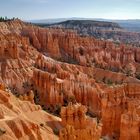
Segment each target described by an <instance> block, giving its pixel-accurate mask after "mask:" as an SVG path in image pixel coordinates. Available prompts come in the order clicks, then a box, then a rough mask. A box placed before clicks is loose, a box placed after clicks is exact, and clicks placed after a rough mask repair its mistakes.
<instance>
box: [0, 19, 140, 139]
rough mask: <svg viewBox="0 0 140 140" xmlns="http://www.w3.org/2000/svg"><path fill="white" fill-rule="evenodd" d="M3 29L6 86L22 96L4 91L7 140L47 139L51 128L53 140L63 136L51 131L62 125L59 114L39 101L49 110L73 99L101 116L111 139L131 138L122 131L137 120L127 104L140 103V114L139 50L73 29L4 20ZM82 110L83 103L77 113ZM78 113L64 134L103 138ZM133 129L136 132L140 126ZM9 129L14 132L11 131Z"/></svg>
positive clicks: (0, 77)
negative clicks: (56, 116)
mask: <svg viewBox="0 0 140 140" xmlns="http://www.w3.org/2000/svg"><path fill="white" fill-rule="evenodd" d="M0 27H2V28H0V54H1V55H0V68H1V71H0V82H2V83H5V85H6V86H3V84H2V85H0V88H1V89H3V90H5V89H4V88H5V87H8V89H9V88H10V89H11V91H13V92H14V94H15V95H16V96H18V97H19V98H20V99H21V100H19V99H17V98H15V97H14V96H13V95H12V94H11V93H7V92H5V91H0V93H1V96H0V108H1V109H0V110H1V111H0V118H1V119H2V121H0V127H1V126H2V128H1V129H0V135H1V133H2V137H1V138H3V139H4V140H7V139H8V138H9V139H10V138H11V139H14V140H16V139H21V140H22V139H23V140H24V139H25V140H26V139H31V138H32V139H35V140H36V139H39V140H41V139H44V138H46V137H48V135H49V134H48V130H47V129H49V130H50V132H51V133H50V135H49V138H50V139H58V137H57V136H54V135H53V132H52V129H50V127H51V128H57V129H58V130H59V128H61V125H60V124H59V123H55V121H57V119H58V118H57V119H55V118H54V116H52V115H49V114H48V113H45V112H43V111H42V110H41V108H40V106H36V105H35V104H34V103H38V104H40V105H41V106H42V107H43V108H44V109H48V111H49V109H50V108H51V109H52V108H53V109H54V110H55V109H56V108H59V109H60V107H61V106H63V105H64V106H67V105H68V103H69V102H72V103H73V104H75V103H81V104H82V105H85V106H86V107H87V114H88V115H90V116H94V117H97V119H98V120H101V121H102V124H103V126H102V136H105V138H106V137H109V138H110V139H113V138H116V139H119V138H120V139H121V138H122V137H124V136H126V138H128V137H131V136H130V135H129V136H128V135H126V133H125V132H124V131H123V130H122V129H123V128H125V127H126V126H131V125H130V124H129V123H131V124H133V120H130V121H129V123H127V124H125V121H126V120H125V119H126V116H129V118H131V117H132V113H128V112H129V109H128V105H127V104H129V103H130V101H131V100H135V103H136V104H137V105H136V106H137V107H136V108H137V109H136V113H135V114H138V116H139V114H140V110H139V107H138V106H139V98H140V97H139V96H140V94H139V93H140V84H139V82H140V81H139V80H138V79H139V73H140V64H139V63H140V57H139V52H140V49H139V48H136V47H132V46H130V45H128V46H127V45H124V44H120V45H117V44H114V43H113V42H109V41H101V40H97V39H95V38H92V37H80V36H79V35H78V34H77V33H76V32H75V31H72V30H65V29H51V28H50V29H49V28H47V29H44V28H40V27H37V26H33V25H30V24H25V23H23V22H21V21H19V20H17V21H12V22H5V23H3V22H2V23H0ZM14 29H15V30H14ZM135 76H137V78H138V79H136V78H135ZM6 90H7V89H6ZM32 91H33V92H32ZM16 93H17V94H16ZM1 104H2V105H1ZM55 107H56V108H55ZM68 108H69V107H68ZM70 108H71V107H70ZM72 108H73V107H72ZM51 109H50V110H51ZM53 109H52V110H53ZM63 109H64V108H63ZM63 109H62V110H63ZM79 109H80V107H78V106H77V107H76V112H79V111H77V110H79ZM54 110H53V111H52V113H55V111H54ZM84 110H85V109H84V108H83V106H82V111H84ZM73 111H74V110H73V109H72V110H70V111H68V112H67V113H68V114H67V113H66V114H64V115H62V116H63V118H62V123H64V124H63V125H64V126H63V127H64V128H63V131H61V132H62V133H61V136H60V137H61V138H62V139H64V136H65V137H67V135H70V137H71V138H73V137H75V135H76V136H78V137H79V139H80V136H81V137H83V139H85V138H84V137H85V136H87V138H89V139H91V137H92V138H93V135H95V139H97V138H98V137H96V136H97V133H98V124H97V123H96V121H93V122H95V123H94V124H93V125H92V127H91V125H90V124H89V125H88V123H87V121H88V119H87V117H85V115H82V114H81V113H80V114H79V115H77V114H76V113H74V117H73V115H72V114H73ZM85 112H86V110H85ZM85 112H84V113H85ZM84 113H83V114H84ZM57 115H58V113H57ZM123 116H124V117H123ZM27 118H28V119H27ZM50 118H52V119H50ZM67 118H68V119H67ZM75 119H76V120H77V121H75ZM64 120H66V121H64ZM42 121H43V124H42ZM48 121H50V122H48ZM46 122H47V125H46ZM79 122H81V123H79ZM39 123H40V125H39ZM84 123H85V124H86V125H84ZM90 123H91V124H92V122H90ZM137 123H138V122H137ZM26 124H27V125H26ZM65 124H68V125H69V126H67V125H65ZM13 125H14V126H15V127H14V129H11V128H12V127H11V126H13ZM57 125H58V126H57ZM54 126H55V127H54ZM87 126H90V128H88V129H87ZM42 127H43V128H42ZM76 127H77V128H76ZM23 128H27V129H26V130H24V129H23ZM95 128H96V129H95ZM133 129H134V132H136V131H137V129H138V125H135V126H134V128H133ZM4 130H7V132H8V133H7V132H6V135H5V131H4ZM131 130H132V129H131ZM27 131H28V132H27ZM30 131H31V132H30ZM127 131H128V133H129V130H127ZM132 131H133V130H132ZM17 132H18V133H17ZM89 133H90V134H89ZM100 133H101V131H99V133H98V134H100ZM29 134H31V135H30V136H29ZM133 134H134V133H132V136H134V135H133ZM7 137H8V138H7Z"/></svg>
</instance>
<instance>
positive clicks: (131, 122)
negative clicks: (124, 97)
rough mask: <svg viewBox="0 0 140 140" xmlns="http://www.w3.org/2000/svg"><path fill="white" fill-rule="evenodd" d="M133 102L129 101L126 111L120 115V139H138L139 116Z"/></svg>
mask: <svg viewBox="0 0 140 140" xmlns="http://www.w3.org/2000/svg"><path fill="white" fill-rule="evenodd" d="M136 110H137V109H136V106H135V104H134V103H133V102H129V104H128V111H127V112H125V113H124V114H122V115H121V127H120V139H119V140H124V139H125V140H129V139H131V140H139V139H140V132H139V129H140V125H139V124H140V116H139V114H138V113H137V111H136Z"/></svg>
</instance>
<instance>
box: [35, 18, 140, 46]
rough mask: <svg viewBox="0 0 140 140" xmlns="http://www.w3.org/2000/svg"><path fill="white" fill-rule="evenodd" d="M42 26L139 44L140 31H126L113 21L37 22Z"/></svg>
mask: <svg viewBox="0 0 140 140" xmlns="http://www.w3.org/2000/svg"><path fill="white" fill-rule="evenodd" d="M38 25H40V26H43V27H53V28H65V29H74V30H76V31H77V32H78V33H79V34H80V35H81V36H92V37H95V38H98V39H104V40H112V41H115V42H116V43H119V42H123V43H131V44H135V45H139V43H140V42H139V40H140V33H136V32H131V31H127V30H126V29H124V28H122V27H120V25H119V24H117V23H115V22H107V21H94V20H67V21H64V22H59V23H53V24H38Z"/></svg>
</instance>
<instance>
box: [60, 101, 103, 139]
mask: <svg viewBox="0 0 140 140" xmlns="http://www.w3.org/2000/svg"><path fill="white" fill-rule="evenodd" d="M86 112H87V110H86V107H85V106H82V105H72V104H71V103H70V104H69V105H68V107H62V109H61V118H62V125H63V127H64V128H62V130H60V140H66V139H67V140H71V139H75V140H86V139H89V140H99V139H100V137H101V131H102V126H101V124H97V122H96V120H94V119H91V118H87V117H86V115H85V113H86Z"/></svg>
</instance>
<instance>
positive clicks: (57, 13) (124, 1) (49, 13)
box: [0, 0, 140, 20]
mask: <svg viewBox="0 0 140 140" xmlns="http://www.w3.org/2000/svg"><path fill="white" fill-rule="evenodd" d="M0 3H1V4H0V13H1V14H0V16H7V17H9V18H12V17H18V18H20V19H22V20H41V19H56V18H57V19H58V18H71V17H77V18H102V19H115V20H116V19H118V20H119V19H120V20H122V19H124V20H127V19H130V20H131V19H140V8H139V7H140V0H92V1H91V0H76V1H75V0H70V1H68V0H4V1H2V2H0Z"/></svg>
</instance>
